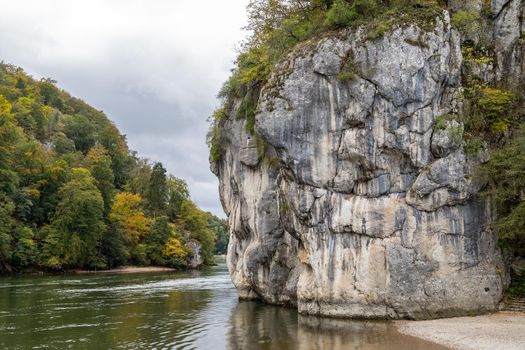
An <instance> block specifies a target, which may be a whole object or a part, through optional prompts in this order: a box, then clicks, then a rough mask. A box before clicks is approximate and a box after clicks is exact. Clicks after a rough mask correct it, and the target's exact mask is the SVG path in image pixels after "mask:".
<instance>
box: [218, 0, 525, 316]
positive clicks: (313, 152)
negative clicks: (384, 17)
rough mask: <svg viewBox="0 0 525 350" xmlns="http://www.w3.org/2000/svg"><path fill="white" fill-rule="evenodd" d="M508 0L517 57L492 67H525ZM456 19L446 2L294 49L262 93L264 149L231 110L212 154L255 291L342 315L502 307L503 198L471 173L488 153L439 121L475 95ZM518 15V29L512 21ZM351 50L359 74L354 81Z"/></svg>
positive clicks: (249, 293)
mask: <svg viewBox="0 0 525 350" xmlns="http://www.w3.org/2000/svg"><path fill="white" fill-rule="evenodd" d="M502 3H504V2H502V1H493V6H494V7H500V8H501V9H500V10H499V12H498V13H499V14H498V15H497V16H498V17H497V18H496V19H495V20H494V31H493V33H494V36H495V39H494V40H495V42H496V43H499V44H501V45H502V46H501V50H500V52H499V53H498V55H501V56H502V57H503V58H502V60H506V61H505V62H507V61H508V62H510V63H509V64H510V65H509V64H506V63H501V61H500V60H497V61H496V62H494V64H493V67H492V68H491V71H490V74H492V75H493V76H494V77H495V78H497V77H498V76H502V75H504V74H507V73H508V72H514V75H513V76H514V77H516V76H520V75H521V76H522V72H523V69H524V64H523V46H520V45H519V44H518V38H519V36H520V35H521V34H520V33H521V32H523V30H524V28H523V27H520V26H521V25H522V24H521V17H522V15H521V14H520V13H521V11H523V6H522V5H523V4H521V1H508V3H507V2H505V4H503V5H502ZM520 6H521V7H520ZM495 11H496V9H495ZM500 18H501V20H500ZM513 21H514V22H513ZM500 22H501V23H500ZM449 23H450V19H449V15H448V14H447V13H445V14H444V17H443V18H442V19H439V20H438V21H437V24H436V27H435V30H434V31H431V32H424V31H421V30H420V29H418V28H417V27H416V26H409V27H405V28H399V29H396V30H395V31H393V32H392V33H389V34H387V35H385V37H383V38H382V39H378V40H375V41H369V40H366V33H364V32H363V30H357V31H346V32H343V33H339V35H337V36H332V37H328V38H325V39H322V40H321V41H319V42H317V44H316V45H315V46H310V47H303V48H300V49H296V50H295V52H293V53H291V54H290V55H289V56H288V59H286V60H285V61H284V62H282V63H281V65H280V66H279V67H278V68H277V69H276V71H277V72H278V73H276V74H275V75H274V77H273V78H272V80H271V81H270V82H269V83H268V84H267V87H265V88H263V90H262V92H261V95H260V98H259V103H258V113H257V116H256V132H257V134H258V135H259V137H260V138H261V139H262V140H263V141H264V143H265V144H266V146H265V148H266V152H265V155H264V156H261V154H262V152H261V151H260V148H261V147H259V150H258V147H257V146H256V144H257V143H259V144H260V143H261V142H260V141H259V142H256V140H255V139H254V137H253V136H252V135H250V134H249V133H247V132H246V131H245V127H244V121H243V120H236V119H235V118H230V120H228V121H227V122H226V125H225V127H224V129H223V139H224V144H223V149H224V154H223V157H222V159H221V160H220V161H219V162H217V163H215V164H213V165H212V168H213V170H214V172H215V173H216V174H217V175H218V177H219V180H220V194H221V200H222V203H223V207H224V209H225V211H226V214H227V215H228V217H229V223H230V227H231V231H232V232H231V240H230V244H229V247H228V258H227V261H228V266H229V269H230V273H231V276H232V280H233V282H234V284H235V286H236V287H237V289H238V292H239V295H240V297H241V298H248V299H259V300H261V301H264V302H268V303H273V304H289V305H294V306H296V307H297V308H298V310H299V311H300V312H301V313H307V314H320V315H329V316H337V317H364V318H432V317H444V316H452V315H461V314H470V313H478V312H484V311H490V310H494V309H496V308H497V306H498V303H499V301H500V300H501V297H502V291H503V289H504V286H505V283H506V282H505V281H506V277H505V272H504V267H503V263H502V257H501V255H500V252H499V251H498V249H497V248H496V241H497V238H496V237H495V236H494V234H493V233H492V232H491V230H490V227H489V225H490V220H491V209H490V207H489V205H488V204H487V203H485V202H483V201H481V200H480V199H479V198H478V197H476V196H475V194H476V191H477V190H478V189H477V188H476V187H475V186H474V185H473V183H472V182H471V175H472V171H473V168H474V166H475V165H476V164H477V162H479V159H471V157H470V156H468V155H467V154H466V152H465V151H464V149H463V143H462V139H461V134H462V128H463V126H462V125H461V124H460V123H459V122H457V121H447V122H445V123H444V124H443V125H442V126H441V127H440V128H436V120H437V119H438V117H439V116H442V115H453V114H456V113H459V112H460V110H461V107H462V106H461V101H460V98H459V96H460V95H461V91H462V86H461V69H462V60H463V59H462V54H461V49H460V35H459V34H458V33H457V32H456V31H455V30H452V29H451V27H450V24H449ZM512 23H514V24H515V25H517V26H518V27H517V28H519V29H518V34H517V36H515V35H514V34H506V33H507V32H506V31H510V32H512V33H514V31H516V30H515V28H514V27H512ZM510 35H514V37H513V38H514V39H511V38H509V36H510ZM500 39H501V40H500ZM416 41H418V42H422V43H424V44H420V45H416V44H414V43H415V42H416ZM507 41H508V42H507ZM503 42H505V43H503ZM520 53H521V56H520ZM348 65H350V66H351V67H352V69H353V73H354V74H353V75H354V78H353V79H351V80H347V81H341V80H340V79H338V74H339V72H340V71H341V69H342V67H345V66H348ZM458 135H459V137H458Z"/></svg>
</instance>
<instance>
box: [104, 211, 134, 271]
mask: <svg viewBox="0 0 525 350" xmlns="http://www.w3.org/2000/svg"><path fill="white" fill-rule="evenodd" d="M102 254H103V255H104V257H105V258H106V262H107V266H108V268H114V267H117V266H120V265H124V264H126V263H127V262H128V260H129V258H130V255H129V252H128V249H127V247H126V244H125V239H124V235H123V233H122V228H121V227H120V225H119V224H118V223H116V222H114V221H110V222H109V225H108V229H107V231H106V233H105V234H104V237H103V238H102Z"/></svg>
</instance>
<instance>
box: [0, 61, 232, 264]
mask: <svg viewBox="0 0 525 350" xmlns="http://www.w3.org/2000/svg"><path fill="white" fill-rule="evenodd" d="M227 240H228V228H227V225H226V222H225V220H224V219H221V218H218V217H216V216H214V215H212V214H211V213H208V212H204V211H203V210H201V209H200V208H199V207H198V206H197V205H196V204H195V203H194V202H193V201H192V200H191V197H190V193H189V189H188V186H187V184H186V182H185V181H184V180H183V179H180V178H177V177H176V176H174V175H171V174H168V173H167V171H166V169H165V168H164V167H163V165H162V163H160V162H153V163H152V162H150V161H149V160H146V159H142V158H140V157H139V156H138V155H137V153H136V152H134V151H132V150H130V149H129V148H128V145H127V143H126V138H125V136H124V135H122V134H121V133H120V132H119V130H118V129H117V128H116V126H115V125H114V124H113V123H112V122H111V121H110V120H109V119H108V118H107V117H106V115H105V114H104V113H103V112H101V111H98V110H96V109H94V108H93V107H91V106H89V105H88V104H86V103H85V102H83V101H82V100H80V99H78V98H75V97H72V96H70V95H69V94H68V93H67V92H65V91H63V90H61V89H59V88H58V87H57V86H56V82H55V81H53V80H51V79H41V80H35V79H33V78H32V77H30V76H29V75H27V74H26V73H24V71H23V70H22V69H21V68H18V67H15V66H13V65H8V64H3V63H2V64H0V273H9V272H17V271H28V270H29V271H30V270H69V269H108V268H114V267H117V266H121V265H125V264H132V265H143V266H144V265H156V266H169V267H178V268H185V267H188V265H189V264H190V261H191V260H192V259H193V258H194V257H195V255H196V254H199V255H201V257H202V259H203V262H204V264H213V262H214V261H213V255H214V254H225V250H226V245H227Z"/></svg>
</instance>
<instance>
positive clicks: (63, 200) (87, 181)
mask: <svg viewBox="0 0 525 350" xmlns="http://www.w3.org/2000/svg"><path fill="white" fill-rule="evenodd" d="M59 198H60V202H59V203H58V206H57V210H56V213H55V215H54V217H53V220H52V222H51V226H52V229H51V230H50V231H49V234H48V237H46V238H47V241H46V244H48V245H50V247H49V248H51V249H48V251H49V252H50V253H51V254H50V256H49V257H47V259H48V260H49V259H51V260H53V261H54V260H56V261H58V262H59V265H60V266H62V267H90V268H93V267H103V266H104V265H105V263H104V261H103V259H102V255H101V253H100V243H101V239H102V235H103V233H104V232H105V229H106V225H105V224H104V201H103V199H102V195H101V194H100V191H99V190H98V188H97V187H96V185H95V179H94V178H93V177H92V176H91V173H90V172H89V170H87V169H83V168H75V169H73V170H72V173H71V179H70V180H69V181H68V182H67V183H66V184H65V185H64V186H63V187H62V188H61V189H60V191H59ZM56 240H58V243H57V242H55V241H56ZM44 249H46V248H44Z"/></svg>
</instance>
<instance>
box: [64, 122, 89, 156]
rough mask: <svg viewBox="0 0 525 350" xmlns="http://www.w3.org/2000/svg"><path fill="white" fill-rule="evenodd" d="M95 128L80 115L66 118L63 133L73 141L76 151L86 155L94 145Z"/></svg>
mask: <svg viewBox="0 0 525 350" xmlns="http://www.w3.org/2000/svg"><path fill="white" fill-rule="evenodd" d="M95 132H96V130H95V126H94V125H93V123H91V122H90V121H89V119H88V118H87V117H85V116H83V115H81V114H78V115H75V116H68V118H67V119H66V124H65V126H64V133H65V134H66V136H67V137H68V138H69V139H71V140H73V142H74V143H75V148H76V150H77V151H80V152H82V153H83V154H87V153H88V151H89V149H90V148H91V147H93V146H94V145H95V142H96V134H95Z"/></svg>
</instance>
